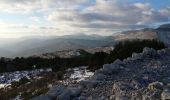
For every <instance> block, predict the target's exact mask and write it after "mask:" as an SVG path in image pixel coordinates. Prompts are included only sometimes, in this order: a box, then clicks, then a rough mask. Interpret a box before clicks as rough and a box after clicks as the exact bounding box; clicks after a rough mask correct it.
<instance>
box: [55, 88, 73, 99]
mask: <svg viewBox="0 0 170 100" xmlns="http://www.w3.org/2000/svg"><path fill="white" fill-rule="evenodd" d="M70 98H71V91H70V90H66V91H64V92H63V93H62V94H60V95H59V96H57V99H56V100H70Z"/></svg>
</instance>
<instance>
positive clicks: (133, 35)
mask: <svg viewBox="0 0 170 100" xmlns="http://www.w3.org/2000/svg"><path fill="white" fill-rule="evenodd" d="M113 37H114V38H115V40H117V41H122V40H129V39H155V38H157V34H156V31H155V30H154V29H141V30H131V31H125V32H120V33H116V34H114V35H113Z"/></svg>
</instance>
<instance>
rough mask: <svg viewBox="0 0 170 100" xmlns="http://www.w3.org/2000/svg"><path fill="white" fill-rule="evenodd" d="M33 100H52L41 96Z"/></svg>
mask: <svg viewBox="0 0 170 100" xmlns="http://www.w3.org/2000/svg"><path fill="white" fill-rule="evenodd" d="M31 100H51V99H50V98H49V97H48V96H47V95H40V96H38V97H35V98H32V99H31Z"/></svg>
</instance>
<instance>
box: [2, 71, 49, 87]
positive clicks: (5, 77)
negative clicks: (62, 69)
mask: <svg viewBox="0 0 170 100" xmlns="http://www.w3.org/2000/svg"><path fill="white" fill-rule="evenodd" d="M50 71H52V69H50V68H49V69H35V70H31V71H15V72H7V73H1V74H0V88H4V87H7V86H9V85H10V84H11V82H13V81H19V80H20V79H21V78H23V77H26V78H28V79H31V78H39V77H38V75H39V74H41V73H44V72H50Z"/></svg>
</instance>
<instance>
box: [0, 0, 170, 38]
mask: <svg viewBox="0 0 170 100" xmlns="http://www.w3.org/2000/svg"><path fill="white" fill-rule="evenodd" d="M158 1H160V3H161V2H163V1H161V0H158ZM169 4H170V2H169ZM158 5H159V4H153V3H152V2H149V1H148V2H146V1H145V2H144V1H143V0H141V1H135V2H132V0H126V1H124V2H122V1H120V0H1V1H0V16H6V17H5V18H6V20H4V19H3V18H2V19H1V21H0V29H1V30H0V34H4V33H10V34H13V33H15V34H22V36H23V35H24V34H30V35H34V34H35V35H66V34H75V33H76V34H77V33H86V34H101V35H104V34H113V33H114V32H115V31H122V30H129V29H138V28H145V27H147V26H150V25H154V24H155V25H156V24H157V23H163V22H168V21H169V20H170V18H169V16H170V7H169V6H168V4H167V5H164V6H162V7H160V6H159V7H157V8H155V7H156V6H158ZM7 15H10V16H7ZM12 16H16V19H17V17H18V19H17V21H15V20H16V19H11V18H12ZM20 16H24V19H22V18H21V19H19V17H20ZM7 19H9V20H7ZM11 20H12V21H11ZM18 20H19V21H18Z"/></svg>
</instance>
